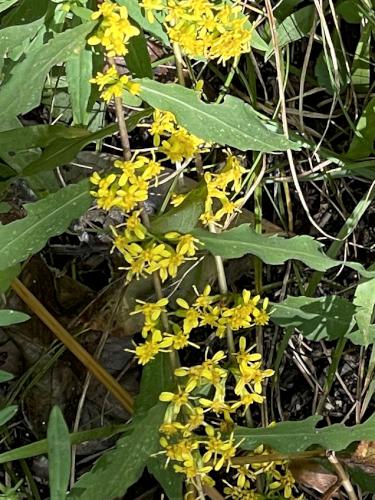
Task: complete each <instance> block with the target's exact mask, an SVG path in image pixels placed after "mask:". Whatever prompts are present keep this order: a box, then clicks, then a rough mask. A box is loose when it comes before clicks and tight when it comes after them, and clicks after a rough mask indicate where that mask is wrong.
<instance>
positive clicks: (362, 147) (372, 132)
mask: <svg viewBox="0 0 375 500" xmlns="http://www.w3.org/2000/svg"><path fill="white" fill-rule="evenodd" d="M374 137H375V97H373V98H372V99H370V101H369V102H368V103H367V105H366V107H365V109H364V110H363V113H362V115H361V117H360V118H359V120H358V123H357V126H356V131H355V136H354V138H353V140H352V142H351V144H350V147H349V151H348V152H347V154H346V156H347V158H350V159H358V158H364V157H366V156H370V155H371V154H372V153H375V146H374Z"/></svg>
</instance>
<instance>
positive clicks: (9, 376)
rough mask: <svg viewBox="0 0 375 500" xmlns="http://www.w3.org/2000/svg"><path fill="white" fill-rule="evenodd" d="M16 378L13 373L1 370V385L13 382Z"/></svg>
mask: <svg viewBox="0 0 375 500" xmlns="http://www.w3.org/2000/svg"><path fill="white" fill-rule="evenodd" d="M13 378H14V375H13V374H12V373H8V372H5V371H4V370H0V384H2V383H4V382H9V380H12V379H13Z"/></svg>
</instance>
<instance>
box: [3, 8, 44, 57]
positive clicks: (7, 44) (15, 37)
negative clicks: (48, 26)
mask: <svg viewBox="0 0 375 500" xmlns="http://www.w3.org/2000/svg"><path fill="white" fill-rule="evenodd" d="M42 24H43V17H42V18H40V19H37V20H35V21H33V22H32V23H29V24H20V25H15V26H9V27H8V28H4V29H2V30H0V59H2V58H3V57H4V55H5V54H6V53H7V51H8V50H9V49H11V48H13V47H16V46H17V45H19V44H21V43H22V42H23V41H24V40H27V39H30V38H33V37H34V36H35V34H36V32H37V31H38V29H39V28H40V26H41V25H42Z"/></svg>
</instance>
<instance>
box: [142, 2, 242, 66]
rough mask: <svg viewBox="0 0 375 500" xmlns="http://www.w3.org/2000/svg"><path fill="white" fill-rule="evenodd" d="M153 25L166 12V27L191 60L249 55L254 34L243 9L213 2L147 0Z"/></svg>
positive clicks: (170, 36)
mask: <svg viewBox="0 0 375 500" xmlns="http://www.w3.org/2000/svg"><path fill="white" fill-rule="evenodd" d="M141 5H142V6H143V7H144V8H145V10H146V12H147V14H148V19H149V21H151V22H152V21H153V20H154V11H158V10H164V11H165V12H166V17H165V19H164V24H165V26H166V29H167V32H168V36H169V38H170V39H171V41H172V42H175V43H178V44H179V45H180V46H181V48H182V49H183V51H184V52H185V53H186V54H187V55H188V56H190V57H205V58H207V59H218V60H219V62H225V61H227V60H228V59H230V58H231V57H238V56H239V55H240V54H242V53H244V52H249V50H250V41H251V35H252V30H251V27H250V26H249V22H248V20H247V18H246V17H245V16H244V15H243V13H242V11H241V7H240V6H233V5H231V4H229V3H228V2H224V1H219V2H214V1H212V0H165V1H162V0H143V2H142V3H141Z"/></svg>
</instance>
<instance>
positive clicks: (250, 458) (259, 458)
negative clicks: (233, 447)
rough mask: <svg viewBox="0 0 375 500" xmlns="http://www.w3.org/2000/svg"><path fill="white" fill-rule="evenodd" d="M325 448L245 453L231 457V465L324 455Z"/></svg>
mask: <svg viewBox="0 0 375 500" xmlns="http://www.w3.org/2000/svg"><path fill="white" fill-rule="evenodd" d="M325 455H326V452H325V450H312V451H305V452H303V453H269V454H268V455H245V456H243V457H234V458H232V459H231V462H232V463H233V465H244V464H260V463H269V462H278V461H280V460H301V459H303V458H313V457H324V456H325Z"/></svg>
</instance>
